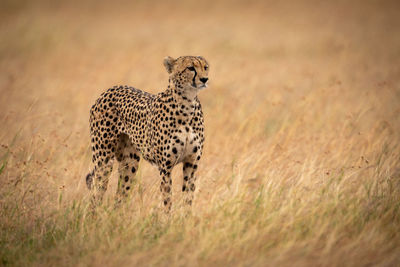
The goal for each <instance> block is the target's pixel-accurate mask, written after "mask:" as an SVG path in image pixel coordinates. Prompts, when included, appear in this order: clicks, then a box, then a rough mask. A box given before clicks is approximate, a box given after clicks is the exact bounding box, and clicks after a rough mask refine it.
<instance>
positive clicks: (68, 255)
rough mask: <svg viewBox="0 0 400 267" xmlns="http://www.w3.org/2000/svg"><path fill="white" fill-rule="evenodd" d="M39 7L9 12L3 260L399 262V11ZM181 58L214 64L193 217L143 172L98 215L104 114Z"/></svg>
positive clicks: (371, 5) (286, 6) (1, 175)
mask: <svg viewBox="0 0 400 267" xmlns="http://www.w3.org/2000/svg"><path fill="white" fill-rule="evenodd" d="M33 2H34V1H32V2H29V1H11V0H7V1H3V2H2V6H1V7H0V15H1V19H0V20H1V23H0V90H1V98H0V108H1V109H0V122H1V129H0V143H1V147H0V227H1V232H0V259H1V261H0V265H25V266H26V265H40V266H43V265H49V266H54V265H56V266H74V265H78V266H87V265H91V266H96V265H98V266H117V265H121V264H127V265H139V266H140V265H143V264H145V265H161V266H164V265H179V266H198V265H202V266H213V265H214V266H223V265H226V264H229V265H239V266H243V265H246V266H249V265H251V266H253V265H262V266H265V265H269V266H310V265H312V266H344V265H347V266H354V265H359V266H366V265H368V266H370V265H381V266H393V265H399V264H400V253H399V251H400V134H399V132H400V87H399V84H400V68H399V59H400V35H399V34H398V29H399V27H400V19H399V18H400V16H399V12H398V10H399V6H398V5H396V3H395V2H393V3H392V2H382V1H380V2H378V1H362V2H352V3H349V1H337V2H335V4H329V3H328V2H327V1H325V2H324V3H319V2H304V1H303V2H299V1H296V2H293V3H289V2H287V3H280V2H278V1H269V2H258V1H243V2H242V1H229V2H228V1H225V2H220V1H211V0H210V1H194V0H193V1H185V2H182V3H178V2H172V3H169V4H166V3H164V2H163V3H157V2H155V1H137V2H133V1H130V2H121V3H119V4H109V3H107V2H99V1H85V2H81V1H70V2H61V1H41V2H38V1H35V2H34V3H33ZM166 55H171V56H179V55H203V56H204V57H206V58H207V59H208V60H209V62H210V64H211V70H210V73H211V74H210V81H211V84H210V88H209V89H207V90H206V91H203V92H202V93H201V95H200V99H201V101H202V105H203V108H204V113H205V123H206V145H205V154H204V156H203V159H202V162H201V165H200V168H199V185H198V188H199V190H198V191H197V193H196V198H195V203H194V206H193V212H192V214H190V215H188V216H186V217H185V216H184V215H183V213H182V205H181V203H180V192H179V188H180V185H181V179H182V178H181V170H180V168H175V170H174V172H173V181H174V191H173V196H174V197H173V200H174V204H175V205H174V211H173V212H172V215H171V217H170V219H169V220H168V221H166V220H163V219H162V218H161V217H160V215H161V213H160V212H159V210H158V209H157V207H158V203H159V193H158V184H159V179H158V175H157V172H156V170H155V169H154V168H153V167H152V166H150V165H149V164H148V163H145V162H142V163H141V166H140V168H139V174H138V177H139V181H138V183H137V185H136V186H135V191H134V192H135V194H134V196H133V197H132V202H131V203H130V204H128V205H126V206H124V207H123V208H122V209H121V210H117V211H115V210H113V209H112V205H111V204H109V203H112V199H113V196H114V194H115V191H116V183H117V181H116V180H117V179H116V177H115V175H113V179H112V183H111V185H110V187H109V190H108V191H107V197H108V198H107V201H106V203H105V204H104V206H103V207H102V209H101V211H99V216H98V218H96V219H93V218H90V217H89V216H87V213H86V207H87V203H88V191H87V189H86V186H85V182H84V176H85V174H86V173H87V171H88V168H89V164H90V162H89V158H90V151H89V147H88V145H89V137H88V115H89V114H88V111H89V107H90V106H91V104H92V103H93V102H94V100H95V99H96V98H97V97H98V95H99V94H100V92H101V91H103V90H104V89H106V88H108V87H110V86H112V85H115V84H129V85H133V86H135V87H138V88H141V89H146V90H148V91H151V92H158V91H160V90H162V89H163V88H165V86H166V84H167V73H166V71H165V70H164V69H163V66H162V59H163V57H164V56H166Z"/></svg>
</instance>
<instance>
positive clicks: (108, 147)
mask: <svg viewBox="0 0 400 267" xmlns="http://www.w3.org/2000/svg"><path fill="white" fill-rule="evenodd" d="M164 66H165V68H166V69H167V72H168V73H169V82H168V87H167V89H166V90H165V91H163V92H160V93H158V94H156V95H154V94H150V93H147V92H144V91H141V90H139V89H136V88H133V87H129V86H114V87H113V88H110V89H108V90H106V91H105V92H104V93H103V94H101V96H100V97H99V98H98V99H97V101H96V102H95V104H94V105H93V106H92V108H91V109H90V120H89V122H90V135H91V147H92V163H93V166H94V167H93V169H92V170H91V171H90V172H89V174H88V175H87V176H86V184H87V187H88V188H89V190H90V191H91V194H92V195H91V203H92V205H94V206H97V205H99V204H100V203H101V202H102V199H103V195H104V193H105V191H106V190H107V184H108V180H109V176H110V174H111V172H112V168H113V162H114V159H116V160H117V162H118V172H119V181H118V189H117V193H116V203H121V202H122V201H123V200H124V199H126V198H127V197H128V196H129V195H130V191H131V190H132V184H133V182H134V178H135V174H136V172H137V169H138V165H139V161H140V159H141V158H144V159H145V160H147V161H148V162H150V163H151V164H153V165H155V166H156V167H157V168H158V171H159V173H160V176H161V185H160V191H161V196H162V203H163V206H164V209H165V210H166V212H169V211H170V210H171V205H172V201H171V193H172V192H171V186H172V180H171V171H172V169H173V168H174V166H175V165H177V164H178V163H182V165H183V185H182V192H183V194H184V202H185V203H187V204H188V205H191V204H192V201H193V194H194V191H195V189H196V185H195V184H196V176H195V173H196V170H197V168H198V163H199V161H200V158H201V156H202V150H203V144H204V119H203V112H202V108H201V104H200V101H199V99H198V97H197V94H198V93H199V91H200V90H202V89H204V88H206V87H207V85H208V84H207V81H208V71H209V64H208V62H207V61H206V59H205V58H203V57H201V56H182V57H179V58H176V59H174V58H172V57H166V58H165V59H164Z"/></svg>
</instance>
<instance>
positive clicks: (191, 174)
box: [182, 160, 197, 205]
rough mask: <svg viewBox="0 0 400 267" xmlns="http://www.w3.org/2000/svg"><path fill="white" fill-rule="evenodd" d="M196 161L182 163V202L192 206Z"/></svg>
mask: <svg viewBox="0 0 400 267" xmlns="http://www.w3.org/2000/svg"><path fill="white" fill-rule="evenodd" d="M196 170H197V160H185V161H184V162H183V185H182V192H183V194H184V196H183V198H184V202H185V203H186V204H188V205H192V202H193V198H194V191H195V190H196V184H195V183H196V176H195V173H196Z"/></svg>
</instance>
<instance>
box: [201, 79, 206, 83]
mask: <svg viewBox="0 0 400 267" xmlns="http://www.w3.org/2000/svg"><path fill="white" fill-rule="evenodd" d="M200 81H201V82H202V83H206V82H207V81H208V78H200Z"/></svg>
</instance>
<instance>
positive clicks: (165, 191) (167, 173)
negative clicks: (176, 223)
mask: <svg viewBox="0 0 400 267" xmlns="http://www.w3.org/2000/svg"><path fill="white" fill-rule="evenodd" d="M160 175H161V179H162V180H161V186H160V191H161V194H162V200H163V204H164V208H165V212H166V213H169V212H170V210H171V205H172V200H171V197H172V180H171V169H169V170H167V169H160Z"/></svg>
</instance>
